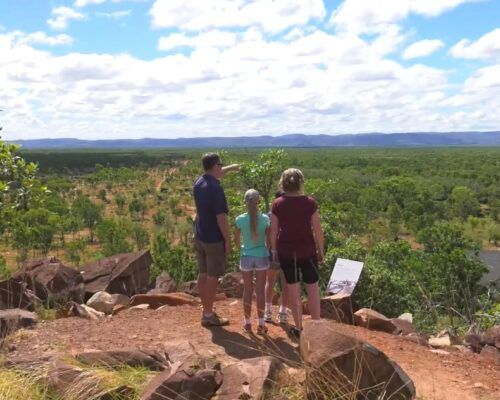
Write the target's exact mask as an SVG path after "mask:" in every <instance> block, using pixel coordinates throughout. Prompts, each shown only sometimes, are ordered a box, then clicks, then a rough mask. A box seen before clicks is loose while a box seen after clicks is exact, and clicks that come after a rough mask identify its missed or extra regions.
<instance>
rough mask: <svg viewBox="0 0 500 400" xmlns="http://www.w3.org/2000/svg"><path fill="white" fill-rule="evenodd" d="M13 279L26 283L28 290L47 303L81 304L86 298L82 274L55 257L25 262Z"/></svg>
mask: <svg viewBox="0 0 500 400" xmlns="http://www.w3.org/2000/svg"><path fill="white" fill-rule="evenodd" d="M12 277H13V279H15V280H17V281H18V282H24V283H26V287H27V289H29V290H31V291H32V292H33V293H34V294H35V295H36V296H37V297H38V298H39V299H40V300H42V301H43V302H45V303H50V304H53V303H66V302H68V301H76V302H78V303H81V302H82V301H83V298H84V288H83V278H82V276H81V274H80V272H79V271H77V270H76V269H75V268H72V267H70V266H67V265H65V264H64V263H63V262H62V261H61V260H58V259H57V258H55V257H49V258H42V259H34V260H28V261H25V262H24V263H22V264H21V267H20V270H19V272H17V273H16V274H14V275H13V276H12Z"/></svg>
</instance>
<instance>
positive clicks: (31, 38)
mask: <svg viewBox="0 0 500 400" xmlns="http://www.w3.org/2000/svg"><path fill="white" fill-rule="evenodd" d="M9 35H10V36H11V37H12V38H13V40H14V41H15V42H16V44H18V45H19V44H27V45H37V44H41V45H46V46H61V45H69V44H72V43H73V38H72V37H71V36H68V35H66V34H59V35H55V36H50V35H47V33H45V32H43V31H37V32H32V33H25V32H21V31H14V32H11V33H10V34H9Z"/></svg>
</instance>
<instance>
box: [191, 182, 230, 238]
mask: <svg viewBox="0 0 500 400" xmlns="http://www.w3.org/2000/svg"><path fill="white" fill-rule="evenodd" d="M193 196H194V202H195V204H196V219H195V221H194V234H195V236H196V238H197V239H198V240H201V241H202V242H205V243H216V242H222V241H224V237H223V236H222V233H221V231H220V229H219V225H218V224H217V215H218V214H227V213H228V212H229V210H228V207H227V201H226V195H225V194H224V189H222V186H221V185H220V182H219V181H218V180H217V179H216V178H214V177H213V176H212V175H203V176H200V177H199V178H198V179H196V181H195V182H194V185H193Z"/></svg>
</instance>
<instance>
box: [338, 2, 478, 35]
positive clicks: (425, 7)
mask: <svg viewBox="0 0 500 400" xmlns="http://www.w3.org/2000/svg"><path fill="white" fill-rule="evenodd" d="M472 1H477V0H370V1H366V0H345V1H344V2H343V3H341V4H340V5H339V7H338V8H337V9H336V10H335V11H334V12H333V13H332V15H331V18H330V22H331V23H332V24H333V25H334V26H335V27H336V28H337V29H339V30H343V31H352V32H359V33H362V32H378V31H380V29H382V28H383V27H384V26H385V25H387V24H394V23H397V22H399V21H401V20H403V19H405V18H406V17H407V16H408V15H409V14H410V13H414V14H419V15H424V16H427V17H436V16H438V15H440V14H442V13H444V12H446V11H449V10H451V9H453V8H455V7H457V6H459V5H460V4H463V3H467V2H472Z"/></svg>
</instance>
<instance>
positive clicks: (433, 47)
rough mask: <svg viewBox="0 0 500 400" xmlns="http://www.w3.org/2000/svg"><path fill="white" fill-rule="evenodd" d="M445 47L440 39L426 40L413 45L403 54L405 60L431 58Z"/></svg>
mask: <svg viewBox="0 0 500 400" xmlns="http://www.w3.org/2000/svg"><path fill="white" fill-rule="evenodd" d="M443 46H444V43H443V41H442V40H439V39H432V40H431V39H425V40H420V41H418V42H415V43H412V44H411V45H410V46H408V47H407V48H406V49H405V51H404V52H403V58H404V59H405V60H410V59H412V58H420V57H427V56H430V55H431V54H432V53H434V52H436V51H437V50H439V49H440V48H441V47H443Z"/></svg>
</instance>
